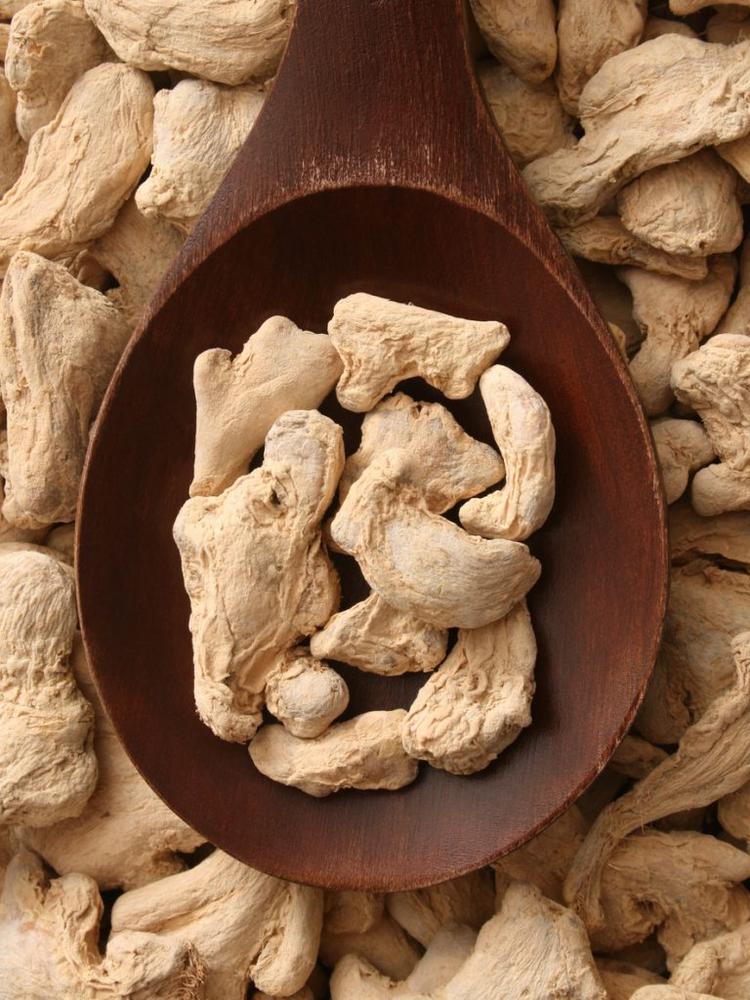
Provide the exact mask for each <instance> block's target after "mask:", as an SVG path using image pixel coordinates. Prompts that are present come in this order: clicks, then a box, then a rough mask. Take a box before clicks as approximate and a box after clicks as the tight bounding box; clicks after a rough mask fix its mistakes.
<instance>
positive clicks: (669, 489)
mask: <svg viewBox="0 0 750 1000" xmlns="http://www.w3.org/2000/svg"><path fill="white" fill-rule="evenodd" d="M651 433H652V434H653V438H654V445H655V447H656V457H657V459H658V461H659V469H660V471H661V477H662V482H663V484H664V494H665V496H666V499H667V503H668V504H672V503H674V502H675V500H679V498H680V497H681V496H682V494H683V493H684V492H685V490H686V489H687V484H688V479H689V478H690V474H691V473H693V472H696V471H697V470H698V469H700V468H702V466H704V465H708V463H709V462H711V461H713V458H714V449H713V445H712V444H711V442H710V440H709V438H708V435H707V434H706V432H705V430H704V429H703V427H702V426H701V424H700V423H698V421H697V420H678V419H677V418H674V417H664V418H662V419H661V420H655V421H654V422H653V423H652V424H651Z"/></svg>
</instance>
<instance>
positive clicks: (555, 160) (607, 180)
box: [524, 34, 750, 224]
mask: <svg viewBox="0 0 750 1000" xmlns="http://www.w3.org/2000/svg"><path fill="white" fill-rule="evenodd" d="M749 51H750V48H749V47H748V44H747V43H743V44H741V45H738V46H735V47H731V48H730V47H726V46H723V45H711V44H708V43H706V42H702V41H699V40H697V39H693V38H685V37H683V36H682V35H675V34H669V35H663V36H661V37H660V38H654V39H652V40H651V41H649V42H644V44H643V45H638V46H636V48H634V49H630V50H628V51H627V52H622V53H620V54H619V55H617V56H614V57H613V58H612V59H609V60H608V61H607V62H606V63H605V64H604V66H602V68H601V69H600V70H599V72H598V73H597V74H596V75H595V76H594V77H592V79H591V80H589V82H588V83H587V84H586V86H585V87H584V90H583V93H582V94H581V98H580V102H579V113H580V117H581V124H582V126H583V129H584V131H585V135H584V137H583V138H582V139H581V140H580V141H579V143H578V145H577V146H576V147H575V148H573V149H570V150H567V149H563V150H558V151H557V152H555V153H552V154H551V155H549V156H544V157H541V158H540V159H538V160H535V161H534V162H533V163H532V164H530V165H529V166H528V167H526V169H525V171H524V177H525V179H526V182H527V184H528V185H529V187H530V188H531V193H532V195H533V197H534V198H535V199H536V200H537V201H538V202H539V203H540V204H541V205H542V207H543V208H544V209H545V211H546V212H547V213H548V215H549V216H550V217H551V218H552V219H553V221H555V222H556V223H565V224H571V223H573V222H575V221H576V220H581V219H584V218H590V217H591V216H593V215H595V214H596V213H597V211H598V210H599V209H600V208H601V207H602V206H603V205H604V204H606V202H607V201H608V200H609V199H610V198H611V197H612V196H613V195H614V194H616V193H617V191H619V189H620V188H622V187H624V185H625V184H627V182H628V181H629V180H632V179H633V178H634V177H637V176H638V175H639V174H642V173H643V172H644V171H646V170H648V169H650V168H651V167H657V166H659V165H661V164H662V163H672V162H673V161H674V160H679V159H681V158H682V157H683V156H687V155H688V154H690V153H694V152H697V150H699V149H701V148H702V147H703V146H714V145H717V144H719V143H722V142H729V141H730V140H732V139H737V138H739V137H740V136H743V135H745V134H747V133H748V132H750V102H748V100H747V94H748V92H750V60H748V52H749Z"/></svg>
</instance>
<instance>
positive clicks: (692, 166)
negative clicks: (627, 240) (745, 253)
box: [617, 149, 742, 257]
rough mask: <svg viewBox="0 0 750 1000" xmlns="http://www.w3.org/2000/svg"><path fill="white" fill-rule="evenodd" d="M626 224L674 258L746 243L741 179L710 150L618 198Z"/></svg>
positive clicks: (658, 170) (656, 172) (659, 171)
mask: <svg viewBox="0 0 750 1000" xmlns="http://www.w3.org/2000/svg"><path fill="white" fill-rule="evenodd" d="M617 209H618V212H619V213H620V218H621V220H622V222H623V225H624V226H625V228H626V229H628V230H629V231H630V232H631V233H633V234H634V235H635V236H637V237H639V238H640V239H642V240H643V241H644V242H646V243H649V244H651V245H652V246H654V247H658V248H659V249H660V250H663V251H665V252H666V253H670V254H678V255H694V256H704V257H705V256H707V255H708V254H714V253H724V252H726V251H730V250H735V249H736V248H737V247H738V246H739V244H740V242H741V241H742V208H741V206H740V203H739V199H738V197H737V175H736V174H735V172H734V170H732V168H731V167H730V166H728V165H727V164H726V163H724V162H723V161H722V160H721V159H720V158H719V157H718V156H717V155H716V153H715V152H714V151H713V150H711V149H702V150H700V151H699V152H697V153H694V154H693V155H692V156H686V157H685V159H683V160H678V161H677V162H676V163H667V164H665V165H663V166H661V167H654V168H653V169H652V170H647V171H646V173H644V174H641V175H640V177H637V178H636V179H635V180H634V181H631V183H630V184H628V185H627V187H624V188H623V189H622V190H621V191H620V193H619V194H618V196H617Z"/></svg>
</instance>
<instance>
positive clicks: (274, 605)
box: [174, 410, 344, 743]
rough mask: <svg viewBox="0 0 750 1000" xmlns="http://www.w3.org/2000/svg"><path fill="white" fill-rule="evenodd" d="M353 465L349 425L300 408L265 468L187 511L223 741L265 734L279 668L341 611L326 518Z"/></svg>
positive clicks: (203, 673)
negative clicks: (268, 699)
mask: <svg viewBox="0 0 750 1000" xmlns="http://www.w3.org/2000/svg"><path fill="white" fill-rule="evenodd" d="M343 466H344V446H343V434H342V431H341V428H340V427H339V426H338V424H335V423H334V422H333V421H332V420H329V419H328V417H324V416H322V415H321V414H320V413H318V412H317V411H315V410H289V411H288V412H286V413H284V414H282V416H280V417H279V418H278V420H276V422H275V423H274V424H273V426H272V427H271V429H270V431H269V432H268V436H267V438H266V447H265V454H264V461H263V466H262V467H261V468H259V469H256V470H255V471H254V472H251V473H249V474H248V475H246V476H243V477H242V478H241V479H238V480H237V482H235V483H234V484H233V485H232V486H230V487H229V488H228V489H227V490H225V491H224V493H222V494H221V496H219V497H203V496H197V497H193V498H192V499H190V500H188V501H187V502H186V503H185V504H184V505H183V507H182V509H181V511H180V513H179V514H178V516H177V519H176V521H175V524H174V538H175V541H176V543H177V547H178V549H179V550H180V556H181V559H182V571H183V576H184V580H185V587H186V589H187V592H188V595H189V597H190V602H191V615H190V630H191V633H192V636H193V658H194V667H195V683H194V689H195V702H196V706H197V708H198V714H199V715H200V717H201V719H202V720H203V721H204V722H205V723H206V725H207V726H209V727H210V728H211V730H212V731H213V732H214V733H215V734H216V735H217V736H220V737H221V738H222V739H227V740H232V741H234V742H238V743H244V742H246V741H247V740H249V739H251V738H252V737H253V735H254V734H255V731H256V730H257V728H258V726H259V725H260V723H261V713H262V709H263V690H264V688H265V684H266V678H267V676H268V674H269V672H270V671H271V670H272V669H273V668H274V667H275V666H276V665H277V663H278V662H279V658H280V657H281V656H282V655H283V654H284V653H285V652H286V650H287V649H290V648H291V647H292V646H293V645H295V644H296V643H297V641H298V640H299V639H300V638H301V637H302V636H305V635H309V634H311V633H312V632H313V631H314V630H315V629H316V628H318V627H319V626H320V625H322V624H323V623H324V622H326V621H328V619H329V618H330V616H331V615H332V614H333V613H334V612H335V611H336V610H337V608H338V603H339V597H340V587H339V581H338V576H337V574H336V571H335V570H334V568H333V566H332V564H331V562H330V560H329V558H328V555H327V553H326V550H325V545H324V543H323V537H322V533H321V530H320V522H321V519H322V517H323V514H324V513H325V511H326V508H327V507H328V506H329V504H330V503H331V500H332V499H333V495H334V492H335V489H336V484H337V482H338V479H339V476H340V475H341V470H342V468H343Z"/></svg>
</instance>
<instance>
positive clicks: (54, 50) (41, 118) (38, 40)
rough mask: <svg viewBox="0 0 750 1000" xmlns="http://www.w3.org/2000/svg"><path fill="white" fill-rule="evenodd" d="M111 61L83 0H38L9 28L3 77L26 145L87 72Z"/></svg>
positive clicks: (19, 14) (108, 50)
mask: <svg viewBox="0 0 750 1000" xmlns="http://www.w3.org/2000/svg"><path fill="white" fill-rule="evenodd" d="M111 57H112V53H111V52H110V49H109V46H108V45H107V43H106V42H105V40H104V38H103V37H102V36H101V35H100V34H99V32H98V31H97V30H96V28H95V26H94V24H93V22H92V21H91V19H90V18H89V17H88V15H87V14H86V11H85V9H84V6H83V0H36V2H35V3H32V4H29V6H28V7H25V8H24V9H23V10H22V11H20V12H19V13H18V14H17V15H16V16H15V17H14V18H13V23H12V25H11V31H10V40H9V43H8V51H7V53H6V56H5V74H6V76H7V77H8V83H9V84H10V85H11V87H12V88H13V90H15V92H16V97H17V100H18V107H17V109H16V123H17V125H18V131H19V133H20V134H21V136H22V137H23V138H24V139H25V140H26V141H27V142H28V140H29V139H30V138H31V137H32V135H33V134H34V133H35V132H36V131H37V129H40V128H41V127H42V126H43V125H47V124H48V123H49V122H51V121H52V119H53V118H54V117H55V115H56V114H57V112H58V111H59V109H60V105H61V104H62V102H63V100H64V99H65V95H66V94H67V93H68V91H69V90H70V88H71V87H72V86H73V84H74V83H75V81H76V80H77V79H78V78H79V77H81V76H82V75H83V74H84V73H85V72H86V71H87V70H90V69H93V68H94V66H98V65H99V63H102V62H106V61H107V60H108V59H110V58H111Z"/></svg>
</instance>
